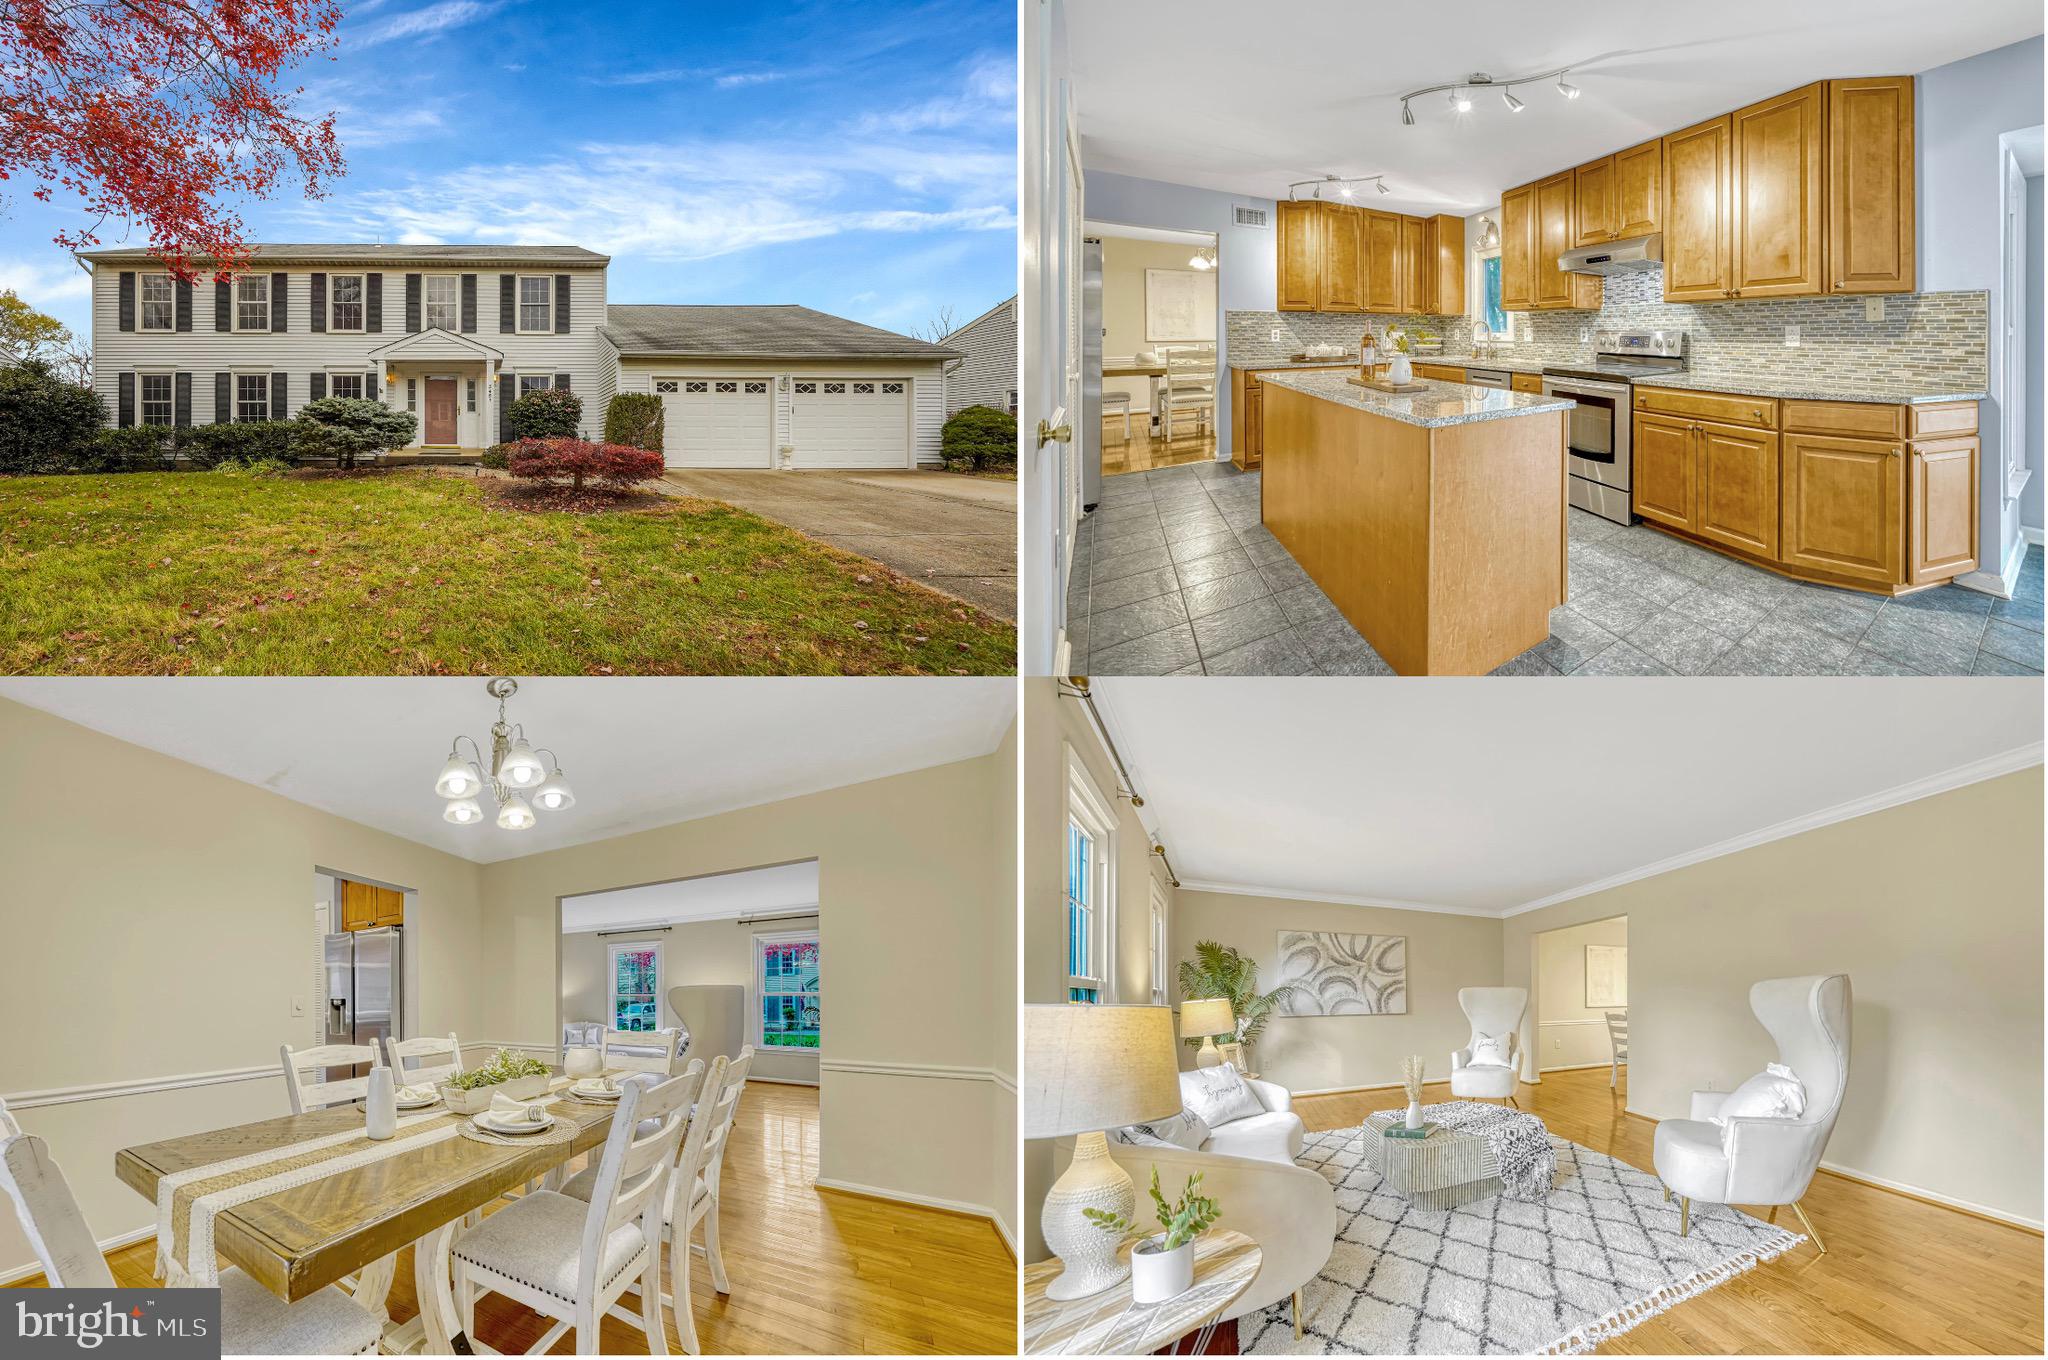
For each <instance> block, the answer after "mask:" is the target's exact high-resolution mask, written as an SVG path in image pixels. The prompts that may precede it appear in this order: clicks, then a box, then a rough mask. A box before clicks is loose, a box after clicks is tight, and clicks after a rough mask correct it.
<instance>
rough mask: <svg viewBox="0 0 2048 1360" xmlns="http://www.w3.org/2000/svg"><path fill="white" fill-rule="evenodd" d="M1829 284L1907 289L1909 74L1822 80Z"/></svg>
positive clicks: (1853, 289)
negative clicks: (1825, 107)
mask: <svg viewBox="0 0 2048 1360" xmlns="http://www.w3.org/2000/svg"><path fill="white" fill-rule="evenodd" d="M1827 90H1828V93H1827V102H1828V119H1827V142H1828V149H1827V185H1828V189H1827V218H1828V258H1829V260H1830V265H1829V270H1828V273H1829V277H1828V287H1829V290H1830V291H1832V292H1836V293H1906V292H1911V291H1912V290H1913V287H1914V274H1913V78H1912V77H1911V76H1871V77H1868V78H1866V79H1862V80H1831V81H1829V82H1828V87H1827Z"/></svg>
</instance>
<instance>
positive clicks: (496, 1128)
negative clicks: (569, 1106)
mask: <svg viewBox="0 0 2048 1360" xmlns="http://www.w3.org/2000/svg"><path fill="white" fill-rule="evenodd" d="M476 1122H477V1126H478V1127H479V1128H482V1129H485V1130H487V1131H488V1132H491V1133H512V1134H519V1133H541V1132H544V1131H546V1130H547V1129H549V1128H551V1127H553V1125H554V1122H555V1117H554V1116H553V1115H551V1114H550V1115H547V1116H546V1117H545V1118H544V1119H542V1120H540V1121H539V1122H538V1123H536V1122H534V1121H532V1120H528V1119H519V1120H512V1119H507V1120H505V1121H503V1122H502V1123H501V1122H500V1121H499V1120H498V1119H497V1118H495V1117H494V1116H493V1115H492V1114H491V1113H490V1112H489V1111H488V1110H487V1111H485V1112H484V1113H483V1114H480V1115H478V1116H477V1117H476Z"/></svg>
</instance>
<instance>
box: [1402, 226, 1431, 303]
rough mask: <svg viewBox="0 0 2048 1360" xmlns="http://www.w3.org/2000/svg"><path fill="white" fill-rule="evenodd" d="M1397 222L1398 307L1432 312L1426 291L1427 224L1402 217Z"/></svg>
mask: <svg viewBox="0 0 2048 1360" xmlns="http://www.w3.org/2000/svg"><path fill="white" fill-rule="evenodd" d="M1398 220H1399V222H1400V224H1401V310H1402V311H1404V312H1433V311H1435V310H1436V307H1435V306H1434V304H1433V302H1432V300H1431V297H1430V292H1429V268H1430V264H1431V259H1430V253H1429V223H1428V221H1427V220H1426V219H1424V218H1420V217H1403V218H1400V219H1398Z"/></svg>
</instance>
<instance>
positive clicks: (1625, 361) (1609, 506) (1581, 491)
mask: <svg viewBox="0 0 2048 1360" xmlns="http://www.w3.org/2000/svg"><path fill="white" fill-rule="evenodd" d="M1684 371H1685V332H1684V331H1595V332H1593V354H1592V357H1591V358H1590V359H1589V360H1587V362H1585V363H1583V364H1551V365H1546V366H1545V368H1544V370H1543V394H1544V395H1545V396H1558V397H1570V398H1571V399H1572V400H1573V401H1575V402H1577V403H1578V405H1577V406H1575V407H1573V408H1572V413H1571V422H1570V438H1569V440H1568V443H1569V444H1570V448H1569V450H1568V453H1569V457H1568V460H1567V462H1568V470H1569V472H1570V473H1571V476H1570V477H1569V478H1568V479H1567V481H1566V494H1567V497H1568V499H1569V500H1570V501H1571V503H1572V504H1573V505H1576V506H1577V507H1579V509H1581V510H1588V511H1591V512H1592V513H1593V514H1596V515H1598V516H1600V517H1601V518H1602V519H1611V520H1613V521H1614V522H1615V523H1616V524H1628V523H1631V522H1633V521H1634V519H1635V515H1634V512H1633V511H1632V510H1631V509H1630V506H1631V504H1632V500H1631V486H1632V482H1631V480H1630V476H1631V472H1632V468H1633V461H1634V460H1633V457H1632V453H1631V449H1630V445H1629V429H1630V426H1631V425H1632V423H1633V421H1632V419H1631V416H1630V414H1629V412H1630V410H1631V408H1632V406H1633V404H1634V399H1633V396H1632V392H1631V386H1630V385H1631V384H1632V383H1638V382H1647V383H1654V382H1655V381H1657V379H1658V378H1659V377H1666V376H1669V375H1670V374H1673V373H1683V372H1684Z"/></svg>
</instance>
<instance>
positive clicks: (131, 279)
mask: <svg viewBox="0 0 2048 1360" xmlns="http://www.w3.org/2000/svg"><path fill="white" fill-rule="evenodd" d="M120 299H121V300H120V313H121V329H122V330H124V331H132V330H134V329H135V271H134V270H132V269H124V270H122V271H121V293H120Z"/></svg>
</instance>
